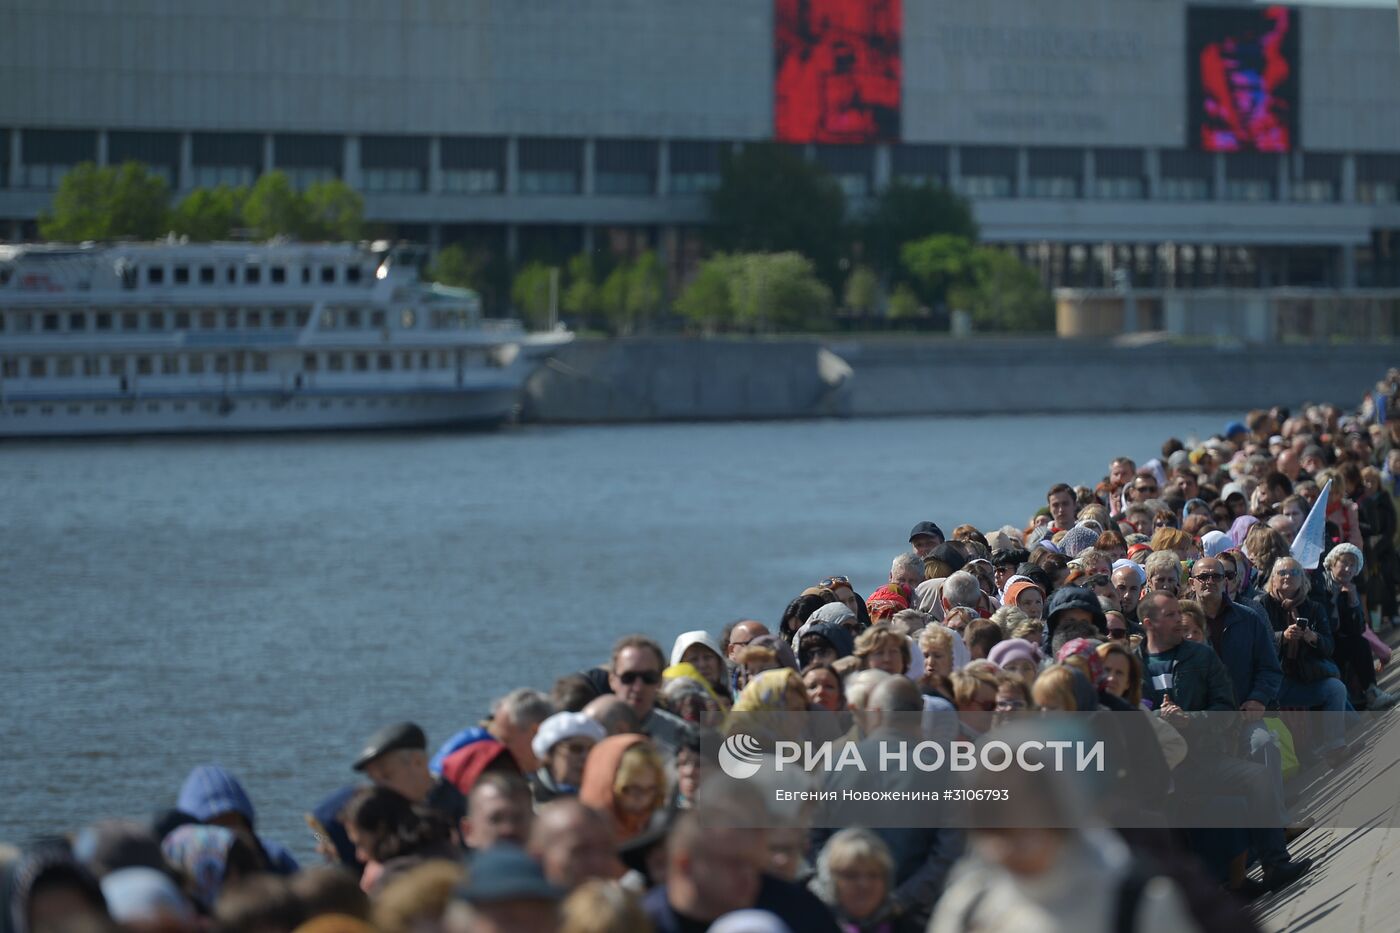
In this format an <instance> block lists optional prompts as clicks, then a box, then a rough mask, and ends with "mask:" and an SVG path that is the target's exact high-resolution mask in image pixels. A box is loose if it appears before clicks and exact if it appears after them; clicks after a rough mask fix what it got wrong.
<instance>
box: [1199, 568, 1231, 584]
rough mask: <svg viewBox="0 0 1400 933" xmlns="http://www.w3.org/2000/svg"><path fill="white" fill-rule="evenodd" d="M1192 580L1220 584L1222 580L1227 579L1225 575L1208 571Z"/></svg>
mask: <svg viewBox="0 0 1400 933" xmlns="http://www.w3.org/2000/svg"><path fill="white" fill-rule="evenodd" d="M1191 579H1193V580H1200V581H1201V582H1202V583H1219V582H1220V581H1221V580H1224V579H1225V574H1223V573H1216V572H1215V571H1214V570H1206V571H1203V572H1201V573H1198V574H1196V575H1195V576H1194V577H1192V578H1191Z"/></svg>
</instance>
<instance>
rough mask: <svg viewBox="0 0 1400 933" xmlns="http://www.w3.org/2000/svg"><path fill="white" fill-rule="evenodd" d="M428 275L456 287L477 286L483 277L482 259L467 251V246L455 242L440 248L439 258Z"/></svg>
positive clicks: (430, 268)
mask: <svg viewBox="0 0 1400 933" xmlns="http://www.w3.org/2000/svg"><path fill="white" fill-rule="evenodd" d="M426 277H427V279H428V281H430V282H439V283H441V284H443V285H451V286H453V287H455V288H477V287H478V280H479V279H480V277H481V261H480V259H479V258H478V257H476V256H472V255H470V254H468V253H467V250H466V247H464V246H462V244H460V243H453V244H451V245H449V246H444V247H443V248H442V249H440V250H438V254H437V258H435V259H434V260H433V264H432V265H431V266H429V267H428V270H427V273H426Z"/></svg>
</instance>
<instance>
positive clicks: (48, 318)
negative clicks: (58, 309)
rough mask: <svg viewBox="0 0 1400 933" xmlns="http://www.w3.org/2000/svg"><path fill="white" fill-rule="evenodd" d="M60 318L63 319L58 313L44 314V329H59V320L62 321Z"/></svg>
mask: <svg viewBox="0 0 1400 933" xmlns="http://www.w3.org/2000/svg"><path fill="white" fill-rule="evenodd" d="M60 320H61V319H60V318H59V316H58V315H57V314H46V315H44V330H47V331H56V330H59V329H60V324H59V321H60Z"/></svg>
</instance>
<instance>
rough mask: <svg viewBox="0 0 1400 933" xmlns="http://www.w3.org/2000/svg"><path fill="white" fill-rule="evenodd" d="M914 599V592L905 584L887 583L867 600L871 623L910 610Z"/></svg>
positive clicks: (866, 606)
mask: <svg viewBox="0 0 1400 933" xmlns="http://www.w3.org/2000/svg"><path fill="white" fill-rule="evenodd" d="M913 599H914V591H913V590H911V589H909V587H907V586H905V585H904V584H903V583H886V584H885V585H884V586H882V587H880V588H879V589H877V590H876V591H875V592H873V593H871V594H870V595H869V596H868V597H867V598H866V600H865V608H866V611H867V612H869V613H870V621H871V622H879V621H881V620H882V619H888V618H889V617H890V616H892V615H894V614H895V613H896V612H900V611H902V610H904V609H908V608H909V604H910V602H912V601H913Z"/></svg>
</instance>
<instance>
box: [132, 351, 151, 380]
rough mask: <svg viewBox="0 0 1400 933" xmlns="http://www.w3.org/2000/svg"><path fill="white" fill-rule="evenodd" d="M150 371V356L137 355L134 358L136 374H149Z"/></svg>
mask: <svg viewBox="0 0 1400 933" xmlns="http://www.w3.org/2000/svg"><path fill="white" fill-rule="evenodd" d="M152 372H153V367H152V365H151V358H150V357H149V356H138V357H137V358H136V375H138V376H149V375H150V374H151V373H152Z"/></svg>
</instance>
